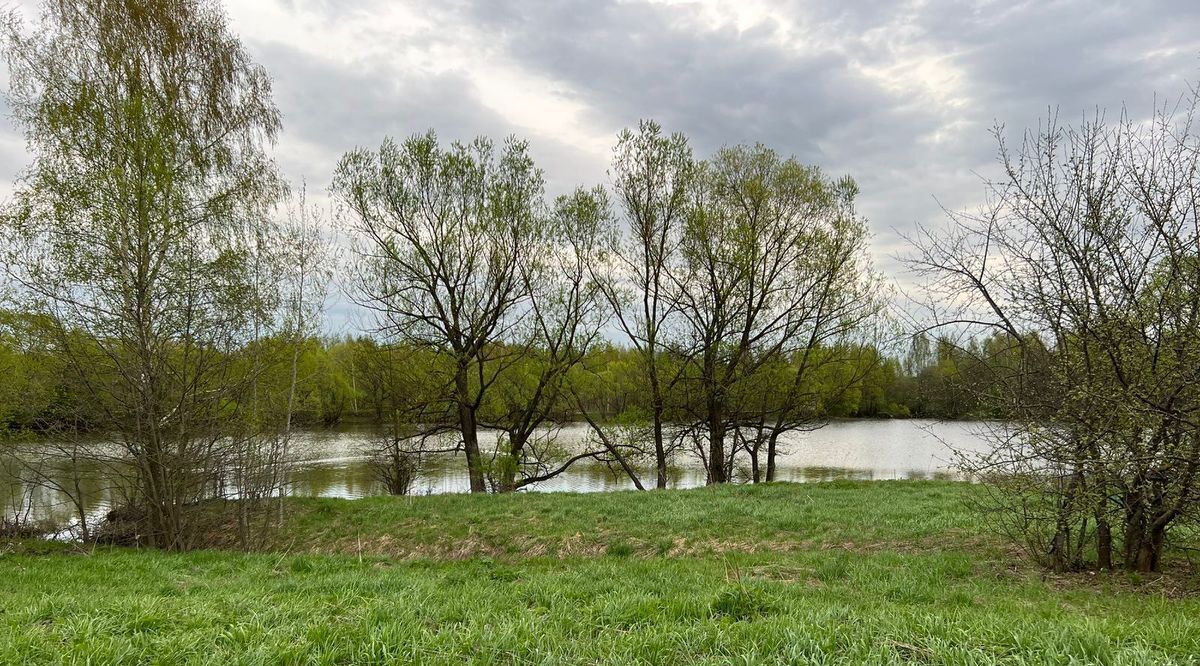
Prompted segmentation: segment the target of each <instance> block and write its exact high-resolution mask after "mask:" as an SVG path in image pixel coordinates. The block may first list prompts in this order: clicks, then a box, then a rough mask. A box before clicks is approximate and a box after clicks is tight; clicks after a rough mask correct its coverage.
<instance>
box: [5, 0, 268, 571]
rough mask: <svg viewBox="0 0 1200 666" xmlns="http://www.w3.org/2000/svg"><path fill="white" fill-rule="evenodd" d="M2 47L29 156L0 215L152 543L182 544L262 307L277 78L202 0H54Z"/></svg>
mask: <svg viewBox="0 0 1200 666" xmlns="http://www.w3.org/2000/svg"><path fill="white" fill-rule="evenodd" d="M4 54H5V56H6V57H7V60H8V64H9V67H10V71H11V84H10V92H9V101H10V105H11V107H12V111H13V115H14V117H15V119H16V121H17V122H18V123H19V124H20V125H21V126H22V127H24V129H25V134H26V140H27V143H28V146H29V149H30V151H31V152H32V153H33V155H34V161H33V163H32V164H31V165H30V166H29V168H28V170H27V171H26V172H25V173H24V174H23V175H22V177H21V180H20V185H19V189H18V191H17V193H16V196H15V200H14V203H13V204H12V205H11V206H9V207H8V208H7V209H6V210H5V211H4V215H3V220H2V222H0V224H2V225H3V229H4V232H3V235H4V236H5V237H6V238H7V240H8V241H9V243H8V245H7V247H6V248H5V250H6V257H5V258H6V261H5V265H6V268H7V271H8V276H9V278H10V279H11V280H12V281H13V283H14V284H15V285H16V289H15V291H16V294H15V297H16V298H17V299H18V300H19V304H20V306H21V309H22V310H24V311H27V312H31V313H36V314H38V315H40V316H42V317H44V318H45V321H47V322H49V323H50V328H51V329H52V331H53V333H54V335H55V336H56V347H57V349H58V353H60V354H61V355H62V358H64V359H65V363H66V367H67V370H66V372H67V373H69V374H71V375H73V376H75V377H76V378H77V383H78V385H79V386H81V387H82V388H81V390H82V391H84V392H85V394H86V397H87V399H88V400H89V401H90V402H91V403H92V404H93V405H94V409H95V411H96V414H97V416H96V418H97V422H96V423H95V424H94V425H95V431H96V432H97V433H103V435H101V437H100V439H101V440H102V441H101V442H99V443H98V444H97V445H96V446H97V447H102V448H103V447H115V448H116V449H117V450H119V451H121V452H123V454H124V456H123V457H124V458H126V459H127V461H128V462H129V463H132V469H133V470H134V472H133V484H132V488H133V489H134V490H133V495H132V496H131V497H130V501H131V502H132V503H134V504H136V505H137V506H138V507H139V509H141V510H144V511H145V513H146V521H145V529H146V530H147V531H146V532H145V533H146V534H147V535H148V538H149V539H150V540H151V542H152V543H154V544H156V545H158V546H160V547H163V548H172V549H177V548H185V547H187V546H188V545H189V543H190V537H191V530H190V529H189V528H190V518H189V514H188V513H187V512H186V511H185V507H187V506H188V505H189V504H191V503H193V502H196V501H198V500H200V499H203V498H205V497H209V496H212V495H213V494H214V493H216V492H218V490H217V488H219V486H220V484H219V481H218V479H217V476H218V474H219V470H220V468H221V467H222V458H223V455H224V447H225V446H226V444H227V442H228V436H229V435H230V434H231V433H230V428H231V427H232V426H231V425H230V424H231V421H232V420H231V419H230V410H231V409H234V407H231V405H235V404H236V400H235V397H236V395H237V394H238V393H239V392H240V391H241V390H243V389H244V388H245V386H246V382H245V381H244V378H241V377H238V376H235V374H234V372H233V370H234V367H235V364H234V362H233V359H234V358H235V357H236V354H237V352H238V350H239V349H240V347H241V346H242V345H243V344H244V343H245V342H246V341H247V339H248V338H249V337H250V335H251V328H252V322H253V321H254V320H255V319H256V318H257V317H258V316H259V314H260V312H261V309H262V308H261V307H260V306H259V301H260V299H261V294H259V293H258V292H257V291H256V290H255V289H254V288H253V282H252V280H251V279H250V277H249V272H250V270H251V267H250V266H249V265H248V261H247V257H249V256H250V255H251V254H252V237H253V233H252V230H253V228H254V226H255V225H256V224H257V223H259V222H260V221H262V220H264V219H266V218H267V216H268V213H269V210H270V208H271V206H272V205H273V203H274V202H275V200H276V199H277V197H278V195H279V194H280V192H281V190H282V185H281V183H280V181H279V179H278V177H277V176H276V172H275V168H274V166H273V165H272V163H271V161H270V160H269V159H268V157H267V155H266V153H265V152H264V144H267V143H270V142H271V141H273V139H274V137H275V135H276V133H277V132H278V130H279V127H280V120H279V113H278V111H277V110H276V108H275V106H274V104H273V103H272V101H271V94H270V93H271V89H270V80H269V78H268V76H267V74H266V72H265V71H264V70H263V69H262V68H261V67H259V66H258V65H256V64H255V63H254V62H253V61H251V59H250V57H249V56H248V55H247V53H246V52H245V50H244V49H243V48H242V46H241V45H240V44H239V43H238V41H237V39H236V38H234V37H233V36H232V35H230V34H229V31H228V29H227V26H226V22H225V18H224V16H223V15H222V13H221V11H220V9H219V7H218V6H217V5H216V4H215V3H214V2H209V1H206V0H169V1H164V2H154V3H133V2H107V1H104V0H82V1H74V0H72V1H67V0H48V1H47V2H46V3H45V4H44V5H43V9H42V14H41V19H40V23H39V24H38V25H37V27H36V28H35V30H33V31H32V32H28V33H27V32H25V30H24V27H23V25H22V24H21V23H20V21H18V20H17V19H16V18H10V19H9V23H8V25H7V27H6V32H5V40H4ZM93 452H95V449H93Z"/></svg>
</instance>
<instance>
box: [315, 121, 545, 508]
mask: <svg viewBox="0 0 1200 666" xmlns="http://www.w3.org/2000/svg"><path fill="white" fill-rule="evenodd" d="M333 190H334V193H335V194H336V195H337V196H338V197H339V198H340V199H341V200H342V201H343V202H344V203H345V204H346V206H347V208H348V210H349V212H350V215H351V218H352V219H351V225H352V229H351V231H352V233H353V235H354V237H355V239H356V245H355V252H356V254H357V257H358V260H359V261H358V265H357V266H356V267H355V272H356V274H355V276H354V278H353V279H354V283H355V287H356V294H357V300H358V302H359V303H361V304H362V305H363V306H365V307H367V308H369V309H371V310H372V311H374V312H375V313H376V314H377V319H378V324H379V328H380V330H381V332H383V333H384V334H386V335H388V336H389V337H391V338H392V339H395V340H400V341H404V342H407V343H409V344H412V345H416V346H418V347H423V348H426V349H431V350H433V351H435V352H436V353H437V354H439V355H443V356H445V357H448V358H449V359H450V360H451V363H450V365H451V368H450V376H449V377H448V378H447V379H448V385H449V389H450V390H449V391H447V392H446V395H445V397H444V399H439V402H442V403H444V407H445V410H444V413H445V418H446V420H447V421H449V422H451V423H452V424H453V426H454V428H455V429H456V430H457V432H458V433H459V435H460V436H461V448H462V450H463V451H464V452H465V453H466V459H467V470H468V473H469V475H470V483H471V492H486V490H487V483H486V476H485V469H484V462H483V458H482V456H481V453H480V448H479V433H478V430H479V416H478V413H479V410H480V408H481V406H482V405H483V401H484V398H485V396H486V394H487V392H488V390H489V389H490V388H491V387H492V386H493V385H494V384H495V382H496V380H497V378H498V377H499V376H500V375H501V373H503V372H504V370H505V369H506V368H507V367H508V366H510V365H511V364H512V363H515V362H516V361H517V360H518V359H519V358H520V357H521V355H522V353H521V351H520V350H516V351H514V350H512V349H510V348H509V347H508V346H507V345H506V343H507V342H511V341H512V339H513V335H514V331H515V327H516V326H517V325H518V323H519V322H520V321H521V319H522V316H523V315H524V313H525V311H526V310H527V306H528V301H529V284H528V283H527V281H526V280H525V270H524V266H525V264H526V262H529V261H532V260H534V259H535V258H536V257H537V255H538V253H539V251H540V250H541V247H542V243H543V239H544V238H545V236H546V232H547V219H548V216H547V215H546V214H545V211H544V210H543V208H544V202H543V181H542V173H541V171H540V170H538V169H537V168H536V167H535V166H534V164H533V160H532V159H531V158H530V157H529V154H528V147H527V145H526V144H525V143H524V142H522V141H518V140H516V139H510V140H508V141H507V142H505V144H504V145H503V147H502V148H501V149H500V150H499V151H497V150H496V148H495V146H494V145H493V143H492V142H491V141H489V140H487V139H485V138H479V139H476V140H475V141H473V142H471V143H469V144H463V143H454V144H451V145H450V146H449V147H445V148H443V147H442V146H441V145H439V143H438V140H437V136H436V135H435V134H434V133H433V132H429V133H427V134H424V135H419V136H414V137H411V138H409V139H408V140H406V141H404V142H403V143H401V144H397V143H395V142H394V141H392V140H391V139H388V140H386V141H385V142H384V143H383V145H382V146H381V147H380V149H379V150H378V151H371V150H356V151H353V152H350V153H347V154H346V155H345V156H343V157H342V160H341V161H340V163H339V164H338V167H337V171H336V173H335V176H334V184H333ZM423 411H424V412H425V413H426V414H434V413H436V411H437V410H429V409H426V410H423ZM433 425H435V426H436V425H438V424H433Z"/></svg>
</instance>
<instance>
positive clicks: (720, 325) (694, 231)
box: [670, 145, 878, 483]
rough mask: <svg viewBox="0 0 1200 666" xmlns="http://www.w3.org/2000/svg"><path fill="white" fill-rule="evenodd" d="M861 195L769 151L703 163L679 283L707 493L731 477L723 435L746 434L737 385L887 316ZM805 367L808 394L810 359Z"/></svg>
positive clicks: (783, 415)
mask: <svg viewBox="0 0 1200 666" xmlns="http://www.w3.org/2000/svg"><path fill="white" fill-rule="evenodd" d="M856 193H857V187H856V186H855V184H854V182H853V181H851V180H850V179H848V178H847V179H842V180H839V181H833V180H830V179H828V178H826V177H825V176H823V175H822V174H821V173H820V171H819V170H818V169H816V168H814V167H807V166H804V165H801V164H800V163H799V162H797V161H796V160H795V159H794V158H787V159H784V158H782V157H780V156H779V155H778V154H777V153H776V152H775V151H773V150H771V149H769V148H766V147H765V146H762V145H758V146H753V147H750V146H736V147H732V148H723V149H721V150H719V151H718V152H717V153H716V155H715V156H714V157H713V158H712V159H711V160H709V161H707V162H706V163H705V164H704V165H703V169H702V170H701V172H700V175H699V177H698V179H697V186H696V187H695V189H694V191H693V193H692V201H691V204H690V209H689V215H688V217H687V220H686V226H685V228H684V234H683V239H682V243H681V246H680V263H679V265H678V267H676V268H675V269H674V270H672V271H671V273H670V274H671V279H672V280H673V281H674V284H675V298H676V299H677V304H676V306H675V307H676V309H677V311H678V312H679V313H680V317H681V319H682V320H683V322H684V323H683V328H684V330H685V331H686V334H685V345H686V347H685V349H684V351H683V355H684V356H685V357H686V358H687V359H689V363H690V365H691V366H692V371H691V374H690V375H689V377H688V380H687V382H688V390H689V391H690V393H691V395H690V398H689V400H688V405H689V411H690V413H691V417H692V421H693V426H692V429H693V430H694V431H696V432H697V433H702V434H703V437H700V438H697V441H701V440H703V441H705V442H706V444H707V447H706V449H707V450H705V449H704V448H701V449H700V455H701V457H702V458H703V459H704V460H705V461H706V464H707V467H708V478H709V482H710V483H724V482H725V481H728V480H729V476H730V473H731V471H732V456H731V455H729V453H730V451H729V450H728V449H727V448H726V434H727V431H728V430H729V428H730V427H731V426H732V427H737V424H738V416H739V415H738V409H739V408H738V406H737V405H735V404H734V402H733V397H734V395H735V393H736V388H737V386H738V384H739V383H741V382H745V381H748V379H749V378H751V377H753V375H754V374H755V373H756V372H757V371H759V370H760V369H762V368H764V367H765V366H766V364H767V363H768V362H770V361H771V360H772V359H775V358H777V357H779V356H780V355H782V356H784V357H790V356H791V354H792V353H793V352H797V351H801V352H811V351H813V350H815V349H817V348H818V347H819V346H820V345H821V344H823V343H825V342H827V341H829V340H831V339H834V338H836V337H838V336H842V335H848V334H850V333H852V332H854V331H856V330H858V329H859V328H860V327H861V326H862V325H863V323H864V322H865V321H867V320H868V319H869V318H870V317H871V316H873V315H874V314H875V313H876V312H877V311H878V305H877V304H876V303H877V301H876V299H874V298H873V297H872V296H871V295H870V294H871V285H872V284H873V283H872V282H871V276H870V274H869V273H867V272H864V270H863V262H864V254H865V239H866V231H865V226H864V225H863V224H862V222H861V221H860V220H858V219H857V217H856V216H855V215H854V212H853V207H852V202H853V198H854V196H855V194H856ZM796 367H797V371H796V373H795V375H794V376H795V383H796V384H801V383H802V381H803V379H804V377H805V372H806V371H807V368H808V366H807V357H805V358H803V359H802V360H801V362H800V363H799V364H798V365H797V366H796ZM798 390H799V389H798V388H797V389H796V390H795V391H791V393H790V394H789V396H788V398H787V399H785V400H784V401H783V403H782V404H783V408H782V409H781V410H779V411H777V412H776V413H775V415H774V416H775V418H776V423H775V426H774V427H773V428H772V430H773V433H774V436H773V437H771V442H772V443H771V447H772V448H771V450H770V452H769V463H768V467H769V468H770V469H769V472H768V477H769V478H770V477H771V476H773V473H772V472H773V461H774V448H773V447H774V441H775V440H777V439H778V435H779V434H780V433H782V432H783V431H785V430H787V429H792V428H795V427H797V423H798V419H799V418H800V415H801V414H802V413H803V410H802V408H801V407H800V405H801V400H800V396H799V395H795V393H796V391H798ZM762 423H763V421H762V420H761V419H760V420H759V424H760V425H761V424H762Z"/></svg>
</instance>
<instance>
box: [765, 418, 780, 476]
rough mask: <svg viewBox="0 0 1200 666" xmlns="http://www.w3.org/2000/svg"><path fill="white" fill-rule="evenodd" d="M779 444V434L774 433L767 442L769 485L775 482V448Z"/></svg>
mask: <svg viewBox="0 0 1200 666" xmlns="http://www.w3.org/2000/svg"><path fill="white" fill-rule="evenodd" d="M778 442H779V433H778V432H774V431H772V432H771V437H770V438H769V439H768V440H767V483H771V482H772V481H774V480H775V448H776V444H777V443H778Z"/></svg>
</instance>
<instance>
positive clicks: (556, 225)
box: [489, 188, 613, 492]
mask: <svg viewBox="0 0 1200 666" xmlns="http://www.w3.org/2000/svg"><path fill="white" fill-rule="evenodd" d="M611 218H612V215H611V212H610V210H609V202H608V197H607V195H606V194H605V192H604V190H603V189H602V188H595V189H592V190H586V189H583V188H579V189H577V190H575V191H574V192H573V193H571V194H569V195H564V196H562V197H559V198H558V199H557V200H556V201H555V205H554V212H553V214H552V216H551V222H550V224H549V226H548V228H547V229H546V232H547V233H546V237H545V241H546V242H547V244H546V246H545V247H544V250H543V256H541V257H538V258H537V259H536V260H534V261H530V262H527V263H526V264H525V265H524V279H525V289H526V291H527V292H528V294H529V300H528V312H527V315H526V317H525V321H526V326H525V327H523V328H524V329H525V330H527V332H526V333H525V334H524V335H522V336H521V337H522V338H523V339H524V342H523V347H524V348H523V349H514V350H512V351H511V353H512V354H520V359H519V360H517V361H515V362H513V363H510V364H508V368H507V370H506V371H505V372H503V373H501V375H500V377H501V379H500V382H499V383H498V384H497V386H498V387H499V389H500V390H498V391H497V392H496V393H497V395H498V396H499V397H498V398H497V400H496V401H495V402H496V408H495V409H494V410H493V411H494V412H495V416H494V418H493V420H492V421H491V423H490V424H489V425H492V426H494V427H496V428H499V429H500V430H502V431H503V432H504V434H505V438H506V439H507V442H506V445H507V451H505V452H503V453H502V454H501V457H500V460H499V465H498V469H497V470H496V472H497V476H498V482H497V486H498V488H499V490H501V491H502V492H503V491H512V490H516V489H518V488H521V487H524V486H527V485H529V484H532V483H537V482H540V481H545V480H548V479H550V478H553V477H555V476H557V475H558V474H561V473H562V472H564V471H565V470H566V469H567V468H568V467H569V466H570V465H572V464H574V463H576V462H578V461H580V460H583V459H585V458H595V457H597V456H599V455H600V452H599V451H593V450H590V449H589V448H586V447H585V449H584V450H583V451H559V450H556V449H557V447H556V446H555V444H556V439H557V437H556V436H555V435H556V432H555V431H554V430H549V431H547V426H551V425H553V424H555V423H556V422H561V421H564V420H566V419H567V417H568V415H569V414H571V412H572V410H573V407H574V405H572V404H571V400H570V397H571V394H572V389H571V387H570V385H569V383H570V381H571V378H572V375H573V374H574V373H573V372H572V371H573V370H574V369H575V368H576V367H578V366H579V365H580V364H581V363H583V361H584V359H585V358H587V355H588V353H589V352H590V351H591V350H592V349H593V347H594V346H595V345H596V344H597V342H598V341H599V340H600V329H601V327H602V326H603V325H604V324H605V322H606V321H607V320H608V312H607V304H606V303H605V302H604V297H603V295H602V290H601V287H600V283H599V282H598V281H597V280H595V279H593V275H595V273H596V270H597V268H596V266H597V265H598V264H604V262H605V261H606V252H607V250H606V248H607V247H609V246H611V240H612V235H613V224H612V219H611ZM539 434H540V435H541V436H539ZM497 453H500V452H499V451H498V452H497Z"/></svg>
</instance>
